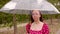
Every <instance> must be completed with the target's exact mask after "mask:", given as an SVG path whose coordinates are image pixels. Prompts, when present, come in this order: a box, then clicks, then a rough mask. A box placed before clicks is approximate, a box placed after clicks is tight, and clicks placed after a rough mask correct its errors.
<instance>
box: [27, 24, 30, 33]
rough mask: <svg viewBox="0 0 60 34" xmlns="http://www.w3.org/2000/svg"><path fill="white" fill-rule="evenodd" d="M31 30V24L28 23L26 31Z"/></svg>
mask: <svg viewBox="0 0 60 34" xmlns="http://www.w3.org/2000/svg"><path fill="white" fill-rule="evenodd" d="M29 30H30V24H27V25H26V32H27V33H29Z"/></svg>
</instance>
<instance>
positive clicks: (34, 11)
mask: <svg viewBox="0 0 60 34" xmlns="http://www.w3.org/2000/svg"><path fill="white" fill-rule="evenodd" d="M39 12H40V11H39V10H33V11H32V13H39Z"/></svg>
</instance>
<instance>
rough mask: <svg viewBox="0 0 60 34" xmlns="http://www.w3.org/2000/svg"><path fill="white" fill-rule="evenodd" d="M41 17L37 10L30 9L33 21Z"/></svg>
mask: <svg viewBox="0 0 60 34" xmlns="http://www.w3.org/2000/svg"><path fill="white" fill-rule="evenodd" d="M40 17H41V15H40V13H39V10H33V11H32V18H33V20H34V21H37V20H39V18H40Z"/></svg>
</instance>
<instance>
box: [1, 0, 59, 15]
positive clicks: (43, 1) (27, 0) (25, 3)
mask: <svg viewBox="0 0 60 34" xmlns="http://www.w3.org/2000/svg"><path fill="white" fill-rule="evenodd" d="M36 9H37V10H40V11H41V12H42V14H57V13H60V12H59V11H58V10H57V9H56V7H55V6H53V5H52V4H51V3H49V2H48V1H47V0H11V1H10V2H8V3H7V4H5V5H4V6H3V7H2V8H1V9H0V11H2V12H6V13H14V12H12V11H10V10H15V12H16V13H19V14H20V13H21V11H20V10H26V11H27V10H36ZM16 10H17V11H16ZM27 14H29V13H27Z"/></svg>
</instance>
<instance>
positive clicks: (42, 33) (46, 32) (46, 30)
mask: <svg viewBox="0 0 60 34" xmlns="http://www.w3.org/2000/svg"><path fill="white" fill-rule="evenodd" d="M30 26H31V25H30V24H27V25H26V31H27V33H29V34H49V28H48V25H47V24H45V23H44V24H43V28H42V30H40V31H34V30H30Z"/></svg>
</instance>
